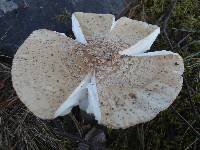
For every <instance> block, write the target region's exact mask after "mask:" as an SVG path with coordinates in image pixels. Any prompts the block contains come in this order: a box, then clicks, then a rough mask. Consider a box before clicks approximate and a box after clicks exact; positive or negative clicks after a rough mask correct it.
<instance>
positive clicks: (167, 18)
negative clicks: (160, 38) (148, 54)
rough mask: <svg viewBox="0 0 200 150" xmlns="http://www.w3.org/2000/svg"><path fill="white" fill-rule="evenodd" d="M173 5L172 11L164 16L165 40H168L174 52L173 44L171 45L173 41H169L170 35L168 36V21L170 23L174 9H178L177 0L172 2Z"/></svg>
mask: <svg viewBox="0 0 200 150" xmlns="http://www.w3.org/2000/svg"><path fill="white" fill-rule="evenodd" d="M171 3H172V4H171V5H172V6H171V9H170V10H169V11H168V12H167V13H166V14H165V15H164V16H163V20H164V21H163V24H164V25H163V33H164V35H165V38H166V40H167V42H168V44H169V46H170V48H171V49H172V50H174V48H173V45H172V43H171V41H170V39H169V36H168V34H167V28H168V21H169V18H170V17H171V14H172V12H173V10H174V8H175V7H176V3H177V0H172V2H171Z"/></svg>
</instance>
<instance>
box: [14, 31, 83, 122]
mask: <svg viewBox="0 0 200 150" xmlns="http://www.w3.org/2000/svg"><path fill="white" fill-rule="evenodd" d="M77 45H79V43H77V42H75V41H74V40H72V39H70V38H68V37H66V36H63V35H61V34H59V33H56V32H54V31H49V30H45V29H40V30H36V31H34V32H33V33H32V34H31V35H30V36H29V37H28V38H27V39H26V40H25V42H24V43H23V44H22V46H21V47H20V48H19V49H18V51H17V53H16V55H15V57H14V60H13V65H12V82H13V86H14V88H15V90H16V92H17V95H18V96H19V98H20V100H21V101H22V102H23V103H24V104H25V105H26V106H27V107H28V108H29V110H30V111H31V112H33V113H34V114H35V115H36V116H38V117H40V118H43V119H52V118H54V117H55V116H54V113H55V111H56V110H57V109H58V107H59V106H60V105H61V104H62V103H63V102H64V101H65V100H66V99H67V98H68V97H69V95H70V94H71V93H72V92H73V91H74V89H75V88H76V87H78V85H79V84H80V82H81V81H82V79H83V78H84V77H85V74H84V73H83V72H81V73H80V71H81V69H80V68H78V67H76V66H77V64H76V62H72V59H67V60H65V59H64V58H65V56H66V55H68V54H70V51H73V50H74V47H75V46H77ZM71 54H72V53H71ZM75 57H77V56H74V55H71V57H70V58H75Z"/></svg>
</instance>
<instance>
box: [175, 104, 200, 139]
mask: <svg viewBox="0 0 200 150" xmlns="http://www.w3.org/2000/svg"><path fill="white" fill-rule="evenodd" d="M171 108H172V110H173V111H174V112H175V113H176V114H177V115H178V116H179V117H180V119H182V120H183V121H184V122H185V124H187V125H188V126H189V127H190V128H191V129H192V131H193V132H194V133H195V134H196V136H197V138H198V139H200V133H199V132H198V131H197V130H196V129H195V128H194V127H193V126H192V125H191V124H190V123H189V122H188V121H187V120H186V119H185V118H184V117H183V116H182V115H181V114H180V113H179V112H178V111H176V109H175V108H174V107H173V106H172V105H171Z"/></svg>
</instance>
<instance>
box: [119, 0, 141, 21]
mask: <svg viewBox="0 0 200 150" xmlns="http://www.w3.org/2000/svg"><path fill="white" fill-rule="evenodd" d="M136 3H137V0H136V1H133V2H130V3H129V4H128V5H127V6H126V7H125V8H124V9H123V10H122V11H121V12H120V13H119V15H118V16H117V17H116V19H119V18H121V17H122V16H124V15H125V14H126V13H127V12H128V11H129V10H130V8H131V7H132V6H134V5H135V4H136Z"/></svg>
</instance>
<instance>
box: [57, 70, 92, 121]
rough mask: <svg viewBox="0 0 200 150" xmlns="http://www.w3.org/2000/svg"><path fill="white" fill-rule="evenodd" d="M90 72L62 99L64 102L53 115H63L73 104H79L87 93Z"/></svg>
mask: <svg viewBox="0 0 200 150" xmlns="http://www.w3.org/2000/svg"><path fill="white" fill-rule="evenodd" d="M90 79H91V74H89V75H87V76H86V77H85V79H84V80H83V81H82V82H81V83H80V85H79V86H78V87H77V88H76V89H75V90H74V91H73V93H72V94H71V95H70V96H69V97H68V98H67V99H66V100H65V101H64V103H63V104H62V105H61V106H60V107H59V108H58V109H57V110H56V112H55V115H54V117H58V116H64V115H66V114H68V113H69V112H70V111H71V109H72V108H73V107H74V106H77V105H79V103H80V102H79V101H80V100H81V99H84V98H85V97H86V95H87V90H86V88H87V84H88V83H90Z"/></svg>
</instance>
